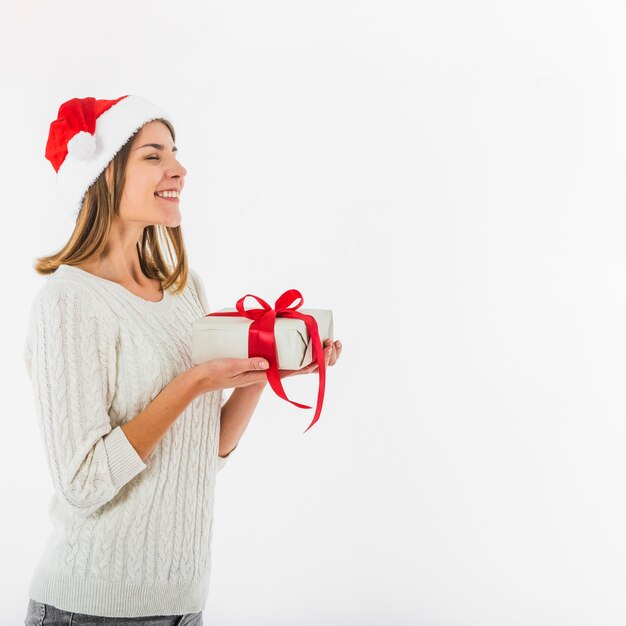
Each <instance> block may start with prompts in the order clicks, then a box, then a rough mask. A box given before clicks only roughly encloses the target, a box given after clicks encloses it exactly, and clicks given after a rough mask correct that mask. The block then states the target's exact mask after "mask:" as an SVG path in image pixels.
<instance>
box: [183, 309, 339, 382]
mask: <svg viewBox="0 0 626 626" xmlns="http://www.w3.org/2000/svg"><path fill="white" fill-rule="evenodd" d="M236 310H237V309H234V308H225V309H220V310H219V311H216V313H226V312H235V311H236ZM298 312H299V313H302V314H304V315H311V316H312V317H314V318H315V321H316V322H317V329H318V333H319V336H320V337H321V338H322V339H326V338H327V337H330V338H331V339H332V338H333V312H332V311H330V310H328V309H298ZM253 322H254V320H252V319H249V318H247V317H235V316H232V317H231V316H218V315H206V316H205V317H203V318H201V319H199V320H196V321H195V322H193V325H192V339H191V358H192V360H193V363H194V365H198V364H200V363H204V361H209V360H211V359H225V358H235V359H245V358H248V357H256V356H263V355H262V354H249V353H248V336H249V331H250V326H251V325H252V324H253ZM274 341H275V345H276V358H277V366H278V369H279V370H299V369H302V368H303V367H306V366H307V365H309V364H310V363H311V362H312V361H313V342H312V340H311V336H310V334H309V331H308V329H307V327H306V324H305V322H304V321H303V320H302V319H298V318H291V317H276V319H275V320H274Z"/></svg>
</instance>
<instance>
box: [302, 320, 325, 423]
mask: <svg viewBox="0 0 626 626" xmlns="http://www.w3.org/2000/svg"><path fill="white" fill-rule="evenodd" d="M302 318H303V319H304V323H305V324H306V327H307V329H308V331H309V335H310V337H311V341H312V343H313V358H314V359H315V360H316V361H317V372H318V374H319V383H318V389H317V405H316V407H315V415H314V416H313V421H312V422H311V423H310V424H309V426H308V428H307V429H306V430H305V431H304V433H306V432H307V430H309V428H311V426H313V424H315V422H317V420H318V419H319V416H320V414H321V412H322V406H323V404H324V392H325V390H326V360H325V359H324V348H323V346H322V340H321V339H320V335H319V331H318V329H317V322H316V321H315V318H314V317H312V316H311V315H303V316H302ZM304 433H302V434H303V435H304Z"/></svg>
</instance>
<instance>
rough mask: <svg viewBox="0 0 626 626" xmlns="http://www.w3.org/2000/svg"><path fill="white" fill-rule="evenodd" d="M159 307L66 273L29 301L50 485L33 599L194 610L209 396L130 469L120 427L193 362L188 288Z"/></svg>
mask: <svg viewBox="0 0 626 626" xmlns="http://www.w3.org/2000/svg"><path fill="white" fill-rule="evenodd" d="M189 274H190V279H189V281H188V283H187V285H186V287H185V290H184V291H183V292H182V293H180V294H178V295H173V293H171V291H172V289H171V288H170V289H169V290H166V291H165V292H164V297H163V299H162V300H161V301H159V302H151V301H148V300H144V299H143V298H140V297H139V296H136V295H134V294H133V293H131V292H130V291H128V290H127V289H126V288H124V287H122V286H121V285H118V284H117V283H115V282H113V281H110V280H106V279H104V278H100V277H97V276H94V275H93V274H90V273H88V272H86V271H84V270H81V269H79V268H77V267H73V266H70V265H62V266H61V267H60V268H59V269H58V270H57V271H56V272H55V273H54V274H52V275H50V276H48V277H46V279H45V284H44V285H43V286H42V287H41V288H40V290H39V291H38V293H37V294H36V296H35V299H34V302H33V305H32V309H31V314H30V321H29V326H28V333H27V338H26V343H25V346H24V358H25V362H26V369H27V371H28V374H29V377H30V379H31V382H32V386H33V390H34V398H35V403H34V408H35V413H36V415H37V418H38V424H39V429H40V433H41V437H42V442H43V446H44V450H45V452H46V455H47V460H48V465H49V468H50V473H51V477H52V483H53V486H54V495H53V497H52V499H51V501H50V505H49V515H50V518H51V521H52V524H53V527H54V530H53V532H52V533H51V535H50V537H49V539H48V542H47V545H46V548H45V551H44V554H43V556H42V558H41V560H40V561H39V564H38V566H37V568H36V570H35V573H34V575H33V578H32V580H31V584H30V587H29V595H30V597H31V598H32V599H33V600H37V601H39V602H45V603H47V604H51V605H53V606H55V607H57V608H60V609H63V610H66V611H72V612H76V613H86V614H89V615H99V616H108V617H140V616H148V615H179V614H184V613H195V612H198V611H202V610H203V609H204V607H205V603H206V599H207V596H208V587H209V578H210V564H211V539H212V527H213V501H214V487H215V476H216V473H217V471H219V470H220V469H221V468H222V467H223V466H224V464H225V463H226V460H227V458H229V457H230V456H231V455H232V452H231V454H230V455H229V457H225V458H222V457H218V443H219V431H220V414H221V407H222V404H223V401H224V397H223V392H222V391H213V392H209V393H205V394H202V395H200V396H198V397H197V398H196V399H195V400H193V402H191V404H189V405H188V407H187V408H186V409H185V411H184V412H183V413H182V414H181V415H180V417H179V418H178V419H177V420H176V421H175V422H174V423H173V424H172V426H171V427H170V428H169V430H168V431H167V432H166V434H165V435H164V437H163V438H162V439H161V440H160V441H159V443H158V444H157V446H156V448H155V449H154V450H153V452H152V454H151V455H150V456H149V457H148V458H147V459H146V462H145V463H144V462H143V461H142V460H141V457H140V456H139V455H138V454H137V452H136V451H135V449H134V448H133V447H132V445H131V444H130V442H129V441H128V439H127V438H126V436H125V435H124V431H123V430H122V429H121V428H120V425H121V424H124V423H125V422H128V421H129V420H131V419H133V418H134V417H135V416H136V415H137V414H138V413H140V412H141V411H143V410H144V409H145V408H146V406H147V405H148V404H149V403H150V402H151V401H152V400H153V399H154V398H155V397H156V396H157V395H158V394H159V392H160V391H161V390H162V389H163V388H164V387H165V386H166V385H167V384H168V383H169V382H170V381H171V380H172V379H173V378H174V377H175V376H177V375H178V374H180V373H181V372H183V371H184V370H186V369H188V368H190V367H192V366H193V362H192V359H191V330H192V322H193V321H194V320H196V319H199V318H201V317H202V316H204V315H205V314H206V313H208V312H209V308H208V304H207V300H206V294H205V291H204V285H203V282H202V279H201V278H200V276H199V275H198V273H197V272H196V271H194V270H193V269H191V270H190V272H189Z"/></svg>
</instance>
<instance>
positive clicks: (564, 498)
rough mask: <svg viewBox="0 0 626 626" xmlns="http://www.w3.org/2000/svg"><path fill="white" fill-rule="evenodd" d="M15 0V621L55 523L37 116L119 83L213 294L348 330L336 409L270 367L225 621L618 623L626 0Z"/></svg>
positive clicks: (232, 492)
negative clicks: (156, 138)
mask: <svg viewBox="0 0 626 626" xmlns="http://www.w3.org/2000/svg"><path fill="white" fill-rule="evenodd" d="M1 18H2V19H1V20H0V24H1V26H0V28H1V29H2V33H1V35H2V36H1V37H0V66H1V68H2V74H1V75H2V93H4V96H3V98H2V105H1V107H2V109H1V112H2V122H3V123H2V139H1V143H2V149H0V166H1V173H2V179H3V184H2V194H3V202H2V207H3V212H2V218H3V224H2V225H3V231H4V238H3V245H2V266H3V267H4V288H3V296H2V302H3V306H2V318H1V319H2V348H3V349H2V353H3V359H2V362H3V374H2V404H3V407H4V408H3V410H2V428H1V430H0V472H1V475H2V511H3V514H2V515H1V516H0V537H1V540H0V541H1V544H0V553H1V554H2V563H3V565H2V567H0V595H1V596H2V599H1V602H0V604H1V615H0V625H1V626H5V625H6V626H9V625H15V624H21V623H23V619H24V616H25V613H26V606H27V602H28V593H27V588H28V583H29V580H30V576H31V574H32V571H33V569H34V567H35V564H36V562H37V560H38V559H39V557H40V554H41V552H42V550H43V546H44V544H45V541H46V538H47V535H48V533H49V532H50V530H51V525H50V524H49V521H48V518H47V505H48V501H49V498H50V496H51V494H52V482H51V479H50V477H49V473H48V467H47V464H46V460H45V456H44V451H43V447H42V442H41V438H40V434H39V431H38V426H37V422H36V414H35V407H34V402H33V399H32V390H31V387H30V383H29V380H28V378H27V375H26V371H25V368H24V364H23V356H22V346H23V341H24V337H25V333H26V321H27V313H28V309H29V307H30V304H31V301H32V298H33V297H34V294H35V292H36V290H37V289H38V288H39V286H40V285H41V284H42V281H43V280H45V279H44V278H43V277H41V276H39V275H37V274H36V273H35V272H34V270H33V269H32V266H33V263H34V260H35V258H36V257H37V256H41V255H43V254H49V253H51V252H53V251H55V250H57V249H58V248H59V247H60V246H61V245H62V244H63V243H64V242H65V241H66V239H67V238H68V236H69V234H70V232H71V230H70V227H69V225H68V223H67V222H66V221H64V219H63V217H62V216H61V215H60V214H59V213H58V212H57V209H56V206H55V200H54V196H53V194H54V170H53V168H52V166H51V164H50V163H49V162H48V161H47V160H46V159H45V158H44V150H45V143H46V140H47V136H48V128H49V124H50V122H51V121H52V120H54V119H55V118H56V115H57V110H58V107H59V105H60V104H61V103H62V102H64V101H65V100H68V99H70V98H72V97H86V96H94V97H96V98H107V99H111V98H116V97H119V96H121V95H123V94H127V93H134V94H139V95H143V96H145V97H147V98H149V99H151V100H153V101H154V102H157V103H158V104H160V105H161V106H162V107H163V108H165V109H166V110H168V111H169V112H170V113H171V115H172V116H173V118H174V122H175V128H176V131H177V138H176V139H177V141H176V144H177V146H178V148H179V158H180V161H181V162H182V163H183V165H185V167H186V168H187V170H188V174H187V179H186V186H185V193H184V197H183V198H182V200H181V211H182V214H183V222H182V227H183V233H184V236H185V240H186V244H187V248H188V253H189V259H190V265H191V266H192V267H194V268H196V269H197V270H198V271H199V272H200V273H201V274H202V276H203V278H204V280H205V284H206V288H207V295H208V300H209V305H210V307H211V308H212V309H213V310H217V309H220V308H224V307H232V306H234V303H235V301H236V300H237V299H238V298H239V297H240V296H242V295H244V294H246V293H254V294H257V295H259V296H261V297H262V298H264V299H265V300H267V301H269V302H271V303H273V302H274V301H275V299H276V298H277V297H278V296H279V295H280V294H281V293H282V292H283V291H285V290H286V289H290V288H297V289H299V290H300V291H301V292H302V293H303V295H304V301H305V303H304V306H305V307H307V306H308V307H312V308H331V309H332V310H333V312H334V325H335V338H339V339H341V340H342V342H343V344H344V349H343V354H342V357H341V359H340V360H339V362H338V364H337V365H336V366H335V367H334V368H330V369H329V371H328V384H327V393H326V399H325V404H324V411H323V413H322V416H321V418H320V420H319V421H318V422H317V424H316V425H315V426H314V427H313V428H312V429H311V430H309V431H308V432H307V433H306V434H302V433H303V431H304V430H305V428H306V427H307V426H308V424H309V423H310V420H311V417H312V411H311V410H303V409H298V408H297V407H294V406H293V405H291V404H289V403H287V402H285V401H284V400H281V399H280V398H278V397H277V396H275V395H274V394H273V392H272V391H271V389H269V388H268V390H267V392H266V393H265V394H264V396H263V397H262V399H261V402H260V404H259V407H258V409H257V411H256V412H255V415H254V416H253V419H252V422H251V424H250V426H249V427H248V430H247V431H246V432H245V434H244V436H243V438H242V440H241V441H240V444H239V447H238V450H237V454H236V456H234V457H233V460H232V461H231V462H230V463H229V464H228V465H227V466H226V467H225V468H224V470H223V471H222V472H220V474H219V478H218V483H217V494H216V509H215V527H214V537H213V548H212V554H213V558H212V564H213V565H212V574H211V586H210V594H209V601H208V604H207V607H206V609H205V611H204V620H205V623H206V624H207V625H209V624H215V625H219V626H248V625H250V626H252V625H254V626H287V625H293V624H298V625H299V626H313V625H315V626H317V625H320V624H324V625H328V626H352V625H354V626H357V625H358V626H389V625H392V626H414V625H418V626H503V625H506V626H528V625H532V626H561V625H563V626H565V625H567V626H613V625H617V624H623V623H624V622H625V621H626V593H625V589H626V531H625V529H626V420H625V418H626V393H625V389H626V387H625V383H626V291H625V289H624V285H625V282H626V278H625V276H626V246H625V242H626V236H625V235H626V217H625V216H626V176H625V172H626V148H625V146H626V117H625V111H626V38H624V27H625V26H626V4H625V3H623V2H552V1H548V2H400V1H396V0H385V1H378V2H374V1H365V0H362V1H358V2H356V1H354V2H349V1H345V0H334V1H332V2H330V1H324V0H308V1H268V0H258V1H252V0H250V1H238V0H228V1H224V0H221V1H211V2H200V1H198V2H184V1H183V2H164V1H161V0H159V1H155V0H150V1H147V0H141V1H134V2H122V1H120V0H113V1H109V2H107V3H98V4H97V5H96V4H92V3H85V2H78V1H72V2H67V1H66V2H46V1H45V0H38V1H35V0H28V1H23V0H20V1H19V2H10V3H9V2H6V3H3V5H2V16H1ZM248 304H249V305H250V306H251V305H252V304H253V303H252V301H250V300H249V301H248ZM316 385H317V377H313V376H309V377H296V378H292V379H290V380H288V381H286V382H285V388H286V390H287V393H288V395H289V397H290V398H292V399H294V400H297V401H300V402H305V403H308V404H312V403H314V400H315V396H316V392H317V386H316Z"/></svg>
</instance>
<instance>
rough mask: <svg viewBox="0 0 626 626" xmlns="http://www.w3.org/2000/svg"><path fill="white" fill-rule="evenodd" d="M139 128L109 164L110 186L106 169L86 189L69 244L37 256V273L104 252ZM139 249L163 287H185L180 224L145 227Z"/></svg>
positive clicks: (143, 263)
mask: <svg viewBox="0 0 626 626" xmlns="http://www.w3.org/2000/svg"><path fill="white" fill-rule="evenodd" d="M153 121H155V120H153ZM157 121H159V122H163V124H165V125H166V126H167V127H168V129H169V131H170V133H171V135H172V139H173V140H174V141H176V135H175V133H174V128H173V126H172V125H171V124H170V123H169V122H168V121H167V120H164V119H161V118H159V119H158V120H157ZM140 131H141V128H139V129H138V130H137V131H136V132H135V133H134V134H133V135H132V136H131V137H130V138H129V140H128V141H127V142H126V143H125V144H124V145H123V146H122V148H121V149H120V150H119V152H118V153H117V154H116V155H115V156H114V157H113V160H112V161H111V163H110V164H109V166H110V168H111V178H110V180H111V183H112V184H111V186H110V187H109V185H108V184H107V177H106V175H105V174H106V170H105V171H103V172H102V174H100V176H98V178H97V179H96V180H95V181H94V182H93V183H92V184H91V185H90V186H89V188H88V189H87V192H86V193H85V197H84V199H83V203H82V206H81V209H80V211H79V213H78V215H77V217H76V225H75V227H74V230H73V232H72V234H71V235H70V238H69V240H68V241H67V243H66V244H65V245H64V246H63V247H62V248H61V249H60V250H59V251H58V252H55V253H54V254H51V255H48V256H42V257H38V258H37V260H36V263H35V265H34V269H35V271H36V272H38V273H39V274H44V275H46V274H53V273H54V272H56V271H57V269H58V268H59V265H61V264H65V265H78V264H80V263H83V262H84V261H86V260H87V259H89V258H90V257H91V256H93V255H99V254H101V253H102V251H103V250H104V247H105V245H106V242H107V239H108V237H109V232H110V230H111V224H112V222H113V219H114V218H115V217H117V216H119V207H120V199H121V197H122V190H123V189H124V182H125V180H126V164H127V162H128V155H129V154H130V149H131V146H132V144H133V142H134V141H135V139H136V138H137V135H138V134H139V132H140ZM137 252H138V254H139V263H140V265H141V270H142V271H143V273H144V274H145V275H146V276H147V277H148V278H157V279H159V280H160V281H161V284H162V288H163V289H164V290H165V289H167V288H168V287H170V286H171V285H173V284H175V290H174V293H175V294H178V293H180V292H181V291H182V290H183V289H184V288H185V285H186V284H187V279H188V264H187V252H186V249H185V243H184V241H183V234H182V231H181V227H180V226H174V227H171V226H163V225H160V224H159V225H150V226H146V227H145V228H144V229H143V234H142V237H141V240H140V241H137ZM165 252H167V258H166V255H165Z"/></svg>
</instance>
